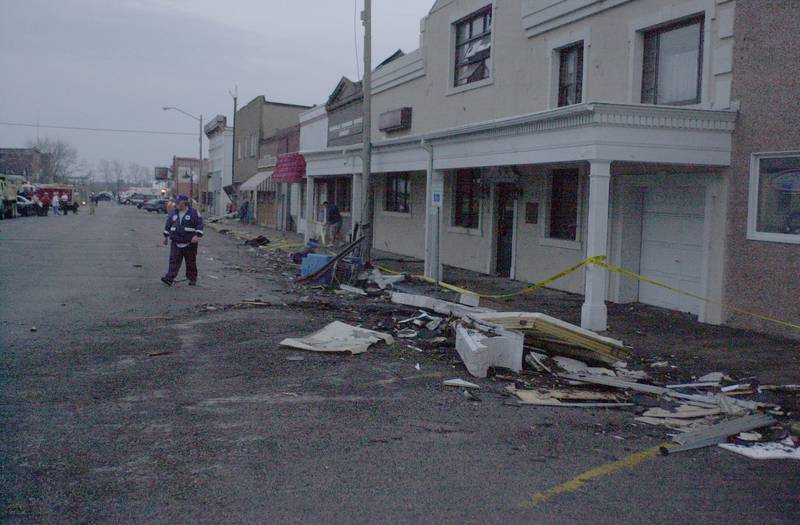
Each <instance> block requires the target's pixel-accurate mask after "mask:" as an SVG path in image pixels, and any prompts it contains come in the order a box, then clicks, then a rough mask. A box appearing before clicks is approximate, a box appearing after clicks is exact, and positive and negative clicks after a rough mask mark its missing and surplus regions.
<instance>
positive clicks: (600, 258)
mask: <svg viewBox="0 0 800 525" xmlns="http://www.w3.org/2000/svg"><path fill="white" fill-rule="evenodd" d="M606 260H607V259H606V257H605V256H604V255H597V256H594V257H589V258H587V259H585V260H583V261H582V262H580V263H578V264H576V265H575V266H572V267H571V268H567V269H566V270H564V271H563V272H559V273H557V274H555V275H553V276H552V277H548V278H547V279H545V280H543V281H540V282H538V283H536V284H533V285H531V286H528V287H527V288H523V289H522V290H518V291H516V292H511V293H506V294H483V293H479V292H475V291H472V290H467V289H466V288H462V287H460V286H456V285H454V284H450V283H446V282H444V281H439V282H438V283H437V282H436V280H435V279H433V278H431V277H428V276H426V275H414V276H413V277H414V278H416V279H420V280H423V281H425V282H429V283H433V284H438V285H439V286H440V287H442V288H444V289H446V290H450V291H453V292H456V293H460V294H467V295H474V296H476V297H480V298H482V299H507V298H510V297H515V296H518V295H523V294H526V293H531V292H533V291H535V290H538V289H539V288H543V287H545V286H547V285H548V284H552V283H554V282H555V281H557V280H559V279H561V278H563V277H566V276H567V275H569V274H571V273H574V272H576V271H577V270H580V269H581V268H583V267H585V266H588V265H590V264H593V265H595V266H597V267H598V268H603V269H604V270H608V271H610V272H615V273H618V274H620V275H624V276H625V277H630V278H632V279H636V280H638V281H641V282H645V283H648V284H652V285H654V286H659V287H661V288H664V289H666V290H670V291H672V292H675V293H679V294H683V295H686V296H688V297H691V298H693V299H697V300H699V301H704V302H706V303H708V304H714V305H717V306H720V307H722V308H725V309H727V310H730V311H731V312H735V313H738V314H742V315H747V316H749V317H753V318H755V319H760V320H762V321H767V322H770V323H774V324H777V325H780V326H784V327H787V328H793V329H795V330H800V324H795V323H790V322H788V321H783V320H781V319H776V318H774V317H769V316H766V315H761V314H756V313H753V312H750V311H748V310H744V309H742V308H739V307H736V306H732V305H730V304H727V303H723V302H722V301H716V300H714V299H708V298H706V297H703V296H700V295H697V294H694V293H692V292H689V291H686V290H681V289H680V288H676V287H674V286H670V285H668V284H666V283H662V282H660V281H657V280H655V279H651V278H650V277H645V276H644V275H639V274H638V273H634V272H631V271H628V270H623V269H622V268H618V267H616V266H614V265H612V264H608V263H607V262H606ZM378 268H379V269H380V270H381V271H384V272H387V273H391V274H394V275H399V274H400V273H401V272H396V271H394V270H391V269H389V268H384V267H382V266H378Z"/></svg>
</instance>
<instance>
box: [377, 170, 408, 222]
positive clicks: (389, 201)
mask: <svg viewBox="0 0 800 525" xmlns="http://www.w3.org/2000/svg"><path fill="white" fill-rule="evenodd" d="M384 197H385V198H384V204H383V209H384V211H393V212H397V213H411V181H410V180H409V176H408V173H399V174H396V175H389V176H388V177H386V192H385V195H384Z"/></svg>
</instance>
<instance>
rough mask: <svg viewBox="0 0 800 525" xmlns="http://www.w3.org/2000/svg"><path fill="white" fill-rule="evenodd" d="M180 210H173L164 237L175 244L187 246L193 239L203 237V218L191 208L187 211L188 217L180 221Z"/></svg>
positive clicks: (168, 217)
mask: <svg viewBox="0 0 800 525" xmlns="http://www.w3.org/2000/svg"><path fill="white" fill-rule="evenodd" d="M178 217H179V215H178V209H177V208H176V209H174V210H172V212H171V213H170V214H169V215H168V216H167V223H166V225H164V237H169V238H170V239H172V241H173V242H176V243H178V244H187V243H190V242H192V237H194V236H195V235H196V236H197V237H202V236H203V217H201V216H200V213H198V211H197V210H195V209H194V208H189V209H188V210H186V215H184V216H183V220H182V221H179V220H178Z"/></svg>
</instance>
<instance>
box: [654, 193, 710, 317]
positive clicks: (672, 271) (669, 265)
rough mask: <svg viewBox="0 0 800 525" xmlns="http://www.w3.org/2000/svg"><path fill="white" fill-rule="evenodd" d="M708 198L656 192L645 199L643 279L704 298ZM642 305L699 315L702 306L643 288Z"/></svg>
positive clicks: (675, 294) (689, 299)
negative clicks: (703, 280)
mask: <svg viewBox="0 0 800 525" xmlns="http://www.w3.org/2000/svg"><path fill="white" fill-rule="evenodd" d="M704 210H705V193H704V191H703V190H702V189H698V188H672V189H668V190H662V189H652V190H650V191H648V192H647V193H645V198H644V210H643V216H642V261H641V270H640V272H641V274H642V275H644V276H646V277H650V278H652V279H655V280H657V281H660V282H663V283H665V284H668V285H670V286H674V287H675V288H680V289H681V290H686V291H688V292H692V293H695V294H697V295H701V296H702V295H703V294H702V289H701V279H700V274H701V271H702V266H703V223H704V220H705V212H704ZM639 301H640V302H642V303H646V304H651V305H653V306H660V307H662V308H669V309H671V310H680V311H681V312H690V313H693V314H695V315H697V314H699V313H700V301H699V300H697V299H692V298H691V297H687V296H685V295H682V294H677V293H675V292H672V291H670V290H667V289H664V288H661V287H659V286H655V285H652V284H647V283H640V286H639Z"/></svg>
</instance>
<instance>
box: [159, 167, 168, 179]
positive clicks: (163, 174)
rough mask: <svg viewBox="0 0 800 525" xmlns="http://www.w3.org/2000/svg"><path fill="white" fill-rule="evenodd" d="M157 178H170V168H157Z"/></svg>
mask: <svg viewBox="0 0 800 525" xmlns="http://www.w3.org/2000/svg"><path fill="white" fill-rule="evenodd" d="M156 180H169V168H156Z"/></svg>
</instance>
